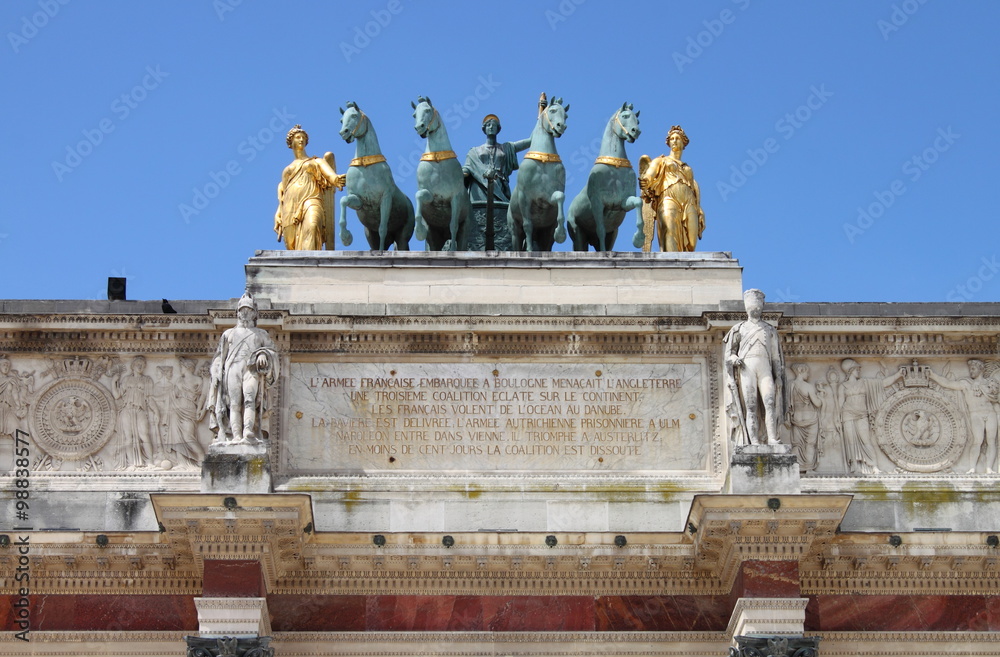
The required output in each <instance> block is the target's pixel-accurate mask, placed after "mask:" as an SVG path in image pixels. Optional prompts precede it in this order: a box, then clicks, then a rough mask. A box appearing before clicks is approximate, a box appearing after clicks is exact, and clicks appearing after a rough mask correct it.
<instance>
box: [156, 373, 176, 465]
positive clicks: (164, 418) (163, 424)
mask: <svg viewBox="0 0 1000 657" xmlns="http://www.w3.org/2000/svg"><path fill="white" fill-rule="evenodd" d="M173 378H174V368H173V367H172V366H171V365H157V366H156V382H155V383H154V384H153V403H154V404H156V413H157V416H158V417H159V422H157V425H156V444H157V446H158V447H162V446H163V445H164V444H165V443H166V440H167V431H168V430H169V423H170V397H171V395H172V391H173V383H172V382H171V380H172V379H173ZM161 451H162V450H161Z"/></svg>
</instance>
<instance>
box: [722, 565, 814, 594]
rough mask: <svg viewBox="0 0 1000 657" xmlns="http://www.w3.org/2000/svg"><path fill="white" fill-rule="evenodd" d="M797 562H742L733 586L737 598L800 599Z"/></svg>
mask: <svg viewBox="0 0 1000 657" xmlns="http://www.w3.org/2000/svg"><path fill="white" fill-rule="evenodd" d="M801 597H802V592H801V590H800V587H799V563H798V562H797V561H744V562H743V563H742V564H740V572H739V574H738V575H737V576H736V582H735V583H734V584H733V599H734V601H735V599H737V598H801Z"/></svg>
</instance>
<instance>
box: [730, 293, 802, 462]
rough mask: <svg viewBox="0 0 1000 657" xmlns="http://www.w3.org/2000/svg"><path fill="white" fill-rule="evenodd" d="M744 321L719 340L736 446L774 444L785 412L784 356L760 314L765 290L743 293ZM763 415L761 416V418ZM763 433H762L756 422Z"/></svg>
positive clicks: (775, 333)
mask: <svg viewBox="0 0 1000 657" xmlns="http://www.w3.org/2000/svg"><path fill="white" fill-rule="evenodd" d="M743 303H744V305H745V307H746V311H747V319H746V321H743V322H740V323H739V324H737V325H736V326H734V327H733V328H731V329H730V330H729V332H728V333H727V334H726V337H725V339H724V340H723V350H724V356H725V368H726V411H727V413H728V415H729V417H730V421H731V423H732V429H733V439H734V440H735V441H736V444H738V445H757V444H760V443H761V442H763V444H765V445H766V444H777V443H778V442H779V438H778V426H779V425H782V424H784V422H785V414H786V413H787V411H788V385H787V383H786V380H785V359H784V355H783V354H782V352H781V340H780V338H779V337H778V331H777V329H775V328H774V327H773V326H771V325H770V324H768V323H767V322H765V321H764V320H763V319H761V317H762V315H763V312H764V293H763V292H761V291H760V290H755V289H751V290H747V291H746V292H744V293H743ZM762 420H763V421H762ZM761 425H763V427H764V435H763V436H760V435H759V434H760V427H761Z"/></svg>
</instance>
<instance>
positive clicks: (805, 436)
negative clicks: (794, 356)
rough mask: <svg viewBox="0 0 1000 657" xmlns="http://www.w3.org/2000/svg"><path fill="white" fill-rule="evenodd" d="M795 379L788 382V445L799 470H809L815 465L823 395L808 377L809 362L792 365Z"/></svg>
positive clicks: (817, 459)
mask: <svg viewBox="0 0 1000 657" xmlns="http://www.w3.org/2000/svg"><path fill="white" fill-rule="evenodd" d="M792 372H793V373H794V374H795V379H794V380H793V381H792V383H791V386H790V390H789V393H790V396H791V425H792V431H791V440H792V449H794V450H795V453H796V455H797V456H798V458H799V470H800V471H802V472H811V471H813V470H815V469H816V467H817V466H818V465H819V413H820V408H821V407H822V405H823V397H822V396H821V395H820V394H819V390H817V388H816V386H815V385H814V384H812V383H810V381H809V366H808V365H806V364H805V363H796V364H795V365H792Z"/></svg>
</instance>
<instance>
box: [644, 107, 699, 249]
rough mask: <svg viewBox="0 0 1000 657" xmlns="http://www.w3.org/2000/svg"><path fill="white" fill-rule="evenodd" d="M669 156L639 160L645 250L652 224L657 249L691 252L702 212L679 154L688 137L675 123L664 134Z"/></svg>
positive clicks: (690, 175) (690, 173)
mask: <svg viewBox="0 0 1000 657" xmlns="http://www.w3.org/2000/svg"><path fill="white" fill-rule="evenodd" d="M666 141H667V146H669V147H670V155H661V156H659V157H657V158H655V159H652V160H651V159H650V158H649V156H648V155H643V156H642V157H641V158H640V159H639V189H640V190H641V192H642V199H643V204H642V217H643V223H644V224H645V234H646V243H645V245H644V246H643V251H649V250H650V249H651V247H652V241H653V230H652V228H653V225H654V224H655V226H656V235H657V238H658V239H659V241H660V250H661V251H694V250H695V247H696V246H697V244H698V239H699V238H700V237H701V234H702V232H704V230H705V213H704V212H703V211H702V209H701V190H699V189H698V183H697V182H695V180H694V172H693V171H691V167H689V166H688V165H686V164H684V161H683V160H682V159H681V156H682V155H683V154H684V149H685V148H686V147H687V145H688V144H689V143H691V140H690V139H688V136H687V135H686V134H684V130H683V129H682V128H681V127H680V126H679V125H675V126H673V127H672V128H670V132H669V133H667V139H666Z"/></svg>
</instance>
